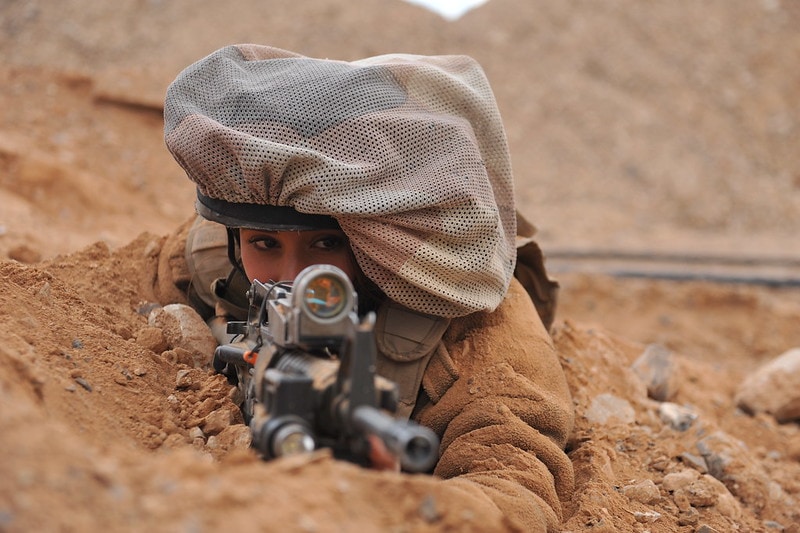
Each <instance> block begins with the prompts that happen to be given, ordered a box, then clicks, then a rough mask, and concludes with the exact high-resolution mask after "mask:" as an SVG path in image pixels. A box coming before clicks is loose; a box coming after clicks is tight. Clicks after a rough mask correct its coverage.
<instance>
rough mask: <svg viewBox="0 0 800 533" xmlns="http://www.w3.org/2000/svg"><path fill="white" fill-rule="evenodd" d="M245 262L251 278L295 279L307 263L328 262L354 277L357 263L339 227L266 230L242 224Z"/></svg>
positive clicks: (241, 234)
mask: <svg viewBox="0 0 800 533" xmlns="http://www.w3.org/2000/svg"><path fill="white" fill-rule="evenodd" d="M239 237H240V240H241V254H242V265H243V266H244V271H245V273H246V274H247V277H248V278H250V281H253V280H254V279H257V280H259V281H261V282H268V281H291V280H293V279H294V278H295V277H296V276H297V274H299V273H300V271H301V270H303V269H304V268H305V267H307V266H310V265H317V264H328V265H333V266H336V267H339V268H341V269H342V270H343V271H344V272H345V273H346V274H347V275H348V276H349V277H350V279H351V280H352V279H353V278H354V276H355V273H356V263H355V259H354V258H353V253H352V251H351V250H350V244H349V242H348V240H347V237H346V236H345V234H344V232H342V231H339V230H314V231H262V230H253V229H245V228H242V229H240V230H239Z"/></svg>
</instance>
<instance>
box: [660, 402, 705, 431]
mask: <svg viewBox="0 0 800 533" xmlns="http://www.w3.org/2000/svg"><path fill="white" fill-rule="evenodd" d="M658 416H659V417H660V418H661V421H662V422H664V423H665V424H668V425H669V427H671V428H672V429H674V430H676V431H686V430H687V429H689V428H690V427H692V424H694V421H695V420H697V413H695V412H694V411H693V410H692V408H691V407H684V406H681V405H678V404H675V403H670V402H664V403H661V404H659V406H658Z"/></svg>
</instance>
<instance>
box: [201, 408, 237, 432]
mask: <svg viewBox="0 0 800 533" xmlns="http://www.w3.org/2000/svg"><path fill="white" fill-rule="evenodd" d="M231 422H233V417H232V416H231V412H230V410H228V409H226V408H224V407H223V408H220V409H217V410H216V411H212V412H211V413H209V415H208V416H206V417H205V419H203V424H202V426H201V428H202V430H203V433H205V434H206V435H216V434H217V433H221V432H222V430H224V429H225V428H227V427H228V426H230V425H231Z"/></svg>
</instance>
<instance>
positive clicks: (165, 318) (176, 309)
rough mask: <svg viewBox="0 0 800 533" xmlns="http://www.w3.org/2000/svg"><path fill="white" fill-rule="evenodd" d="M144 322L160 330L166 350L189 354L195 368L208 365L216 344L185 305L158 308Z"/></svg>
mask: <svg viewBox="0 0 800 533" xmlns="http://www.w3.org/2000/svg"><path fill="white" fill-rule="evenodd" d="M147 322H148V324H149V325H150V326H153V327H157V328H159V329H161V331H162V332H163V334H164V338H165V339H166V341H167V344H168V346H169V348H171V349H173V350H174V349H177V348H180V349H183V350H186V351H187V352H189V353H191V355H192V359H193V361H194V365H193V366H194V367H195V368H206V367H208V366H209V365H210V363H211V358H212V357H213V355H214V350H215V349H216V347H217V341H216V339H214V336H213V335H212V334H211V330H210V329H209V328H208V326H207V325H206V323H205V322H204V321H203V319H202V318H201V317H200V315H199V314H197V311H195V310H194V309H193V308H191V307H189V306H188V305H184V304H170V305H166V306H164V307H159V308H157V309H154V310H153V311H152V312H151V313H150V316H149V317H148V319H147Z"/></svg>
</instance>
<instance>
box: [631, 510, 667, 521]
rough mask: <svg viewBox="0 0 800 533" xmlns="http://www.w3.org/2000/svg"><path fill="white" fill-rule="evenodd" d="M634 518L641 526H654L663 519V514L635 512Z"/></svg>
mask: <svg viewBox="0 0 800 533" xmlns="http://www.w3.org/2000/svg"><path fill="white" fill-rule="evenodd" d="M633 518H634V519H635V520H636V521H637V522H639V523H641V524H652V523H653V522H655V521H656V520H658V519H659V518H661V513H659V512H656V511H635V512H634V513H633Z"/></svg>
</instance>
